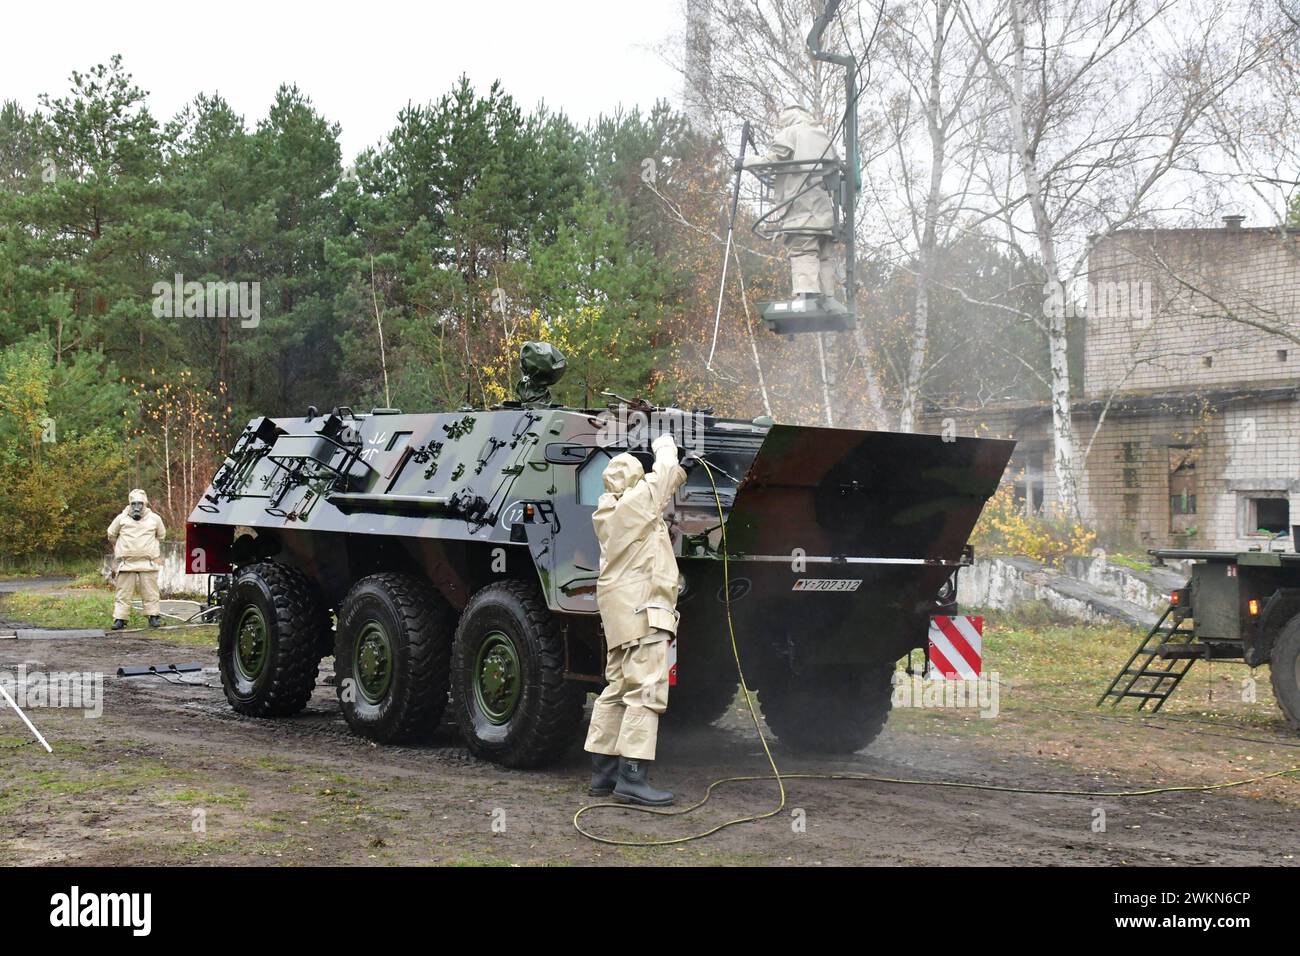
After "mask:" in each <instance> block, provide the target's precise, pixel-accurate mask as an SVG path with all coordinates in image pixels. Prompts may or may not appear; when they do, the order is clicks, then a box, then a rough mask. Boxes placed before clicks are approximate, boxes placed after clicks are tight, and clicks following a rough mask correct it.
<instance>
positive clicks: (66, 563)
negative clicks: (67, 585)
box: [0, 555, 102, 580]
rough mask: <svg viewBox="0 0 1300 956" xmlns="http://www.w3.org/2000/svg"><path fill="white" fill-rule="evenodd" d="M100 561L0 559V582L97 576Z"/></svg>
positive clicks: (38, 558) (26, 558) (90, 558)
mask: <svg viewBox="0 0 1300 956" xmlns="http://www.w3.org/2000/svg"><path fill="white" fill-rule="evenodd" d="M101 560H102V559H101V558H100V557H98V556H95V557H85V558H56V557H50V556H48V555H33V556H28V557H24V558H7V557H0V580H12V579H22V578H43V577H69V578H78V579H79V578H82V577H88V576H90V575H92V574H93V575H95V576H96V577H98V575H99V565H100V561H101Z"/></svg>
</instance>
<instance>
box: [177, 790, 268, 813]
mask: <svg viewBox="0 0 1300 956" xmlns="http://www.w3.org/2000/svg"><path fill="white" fill-rule="evenodd" d="M163 799H164V800H168V801H172V802H175V803H193V804H195V805H198V806H213V807H235V808H236V809H243V807H244V806H245V804H247V803H248V791H247V790H240V791H237V792H235V793H216V792H214V791H211V790H202V789H199V788H197V787H187V788H186V789H184V790H177V791H175V792H173V793H169V794H166V795H165V796H164V797H163Z"/></svg>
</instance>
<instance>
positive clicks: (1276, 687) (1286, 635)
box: [1268, 615, 1300, 730]
mask: <svg viewBox="0 0 1300 956" xmlns="http://www.w3.org/2000/svg"><path fill="white" fill-rule="evenodd" d="M1268 669H1269V679H1270V680H1271V682H1272V684H1273V699H1274V700H1276V701H1277V705H1278V707H1280V708H1282V713H1283V714H1285V715H1286V719H1287V722H1288V723H1290V724H1291V726H1292V727H1294V728H1295V729H1296V730H1300V615H1297V616H1295V617H1293V618H1291V620H1290V621H1288V622H1287V624H1286V627H1284V628H1282V632H1281V633H1280V634H1278V636H1277V639H1276V640H1274V641H1273V652H1272V655H1271V657H1270V658H1269V668H1268Z"/></svg>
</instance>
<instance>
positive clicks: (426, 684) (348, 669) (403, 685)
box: [334, 572, 454, 743]
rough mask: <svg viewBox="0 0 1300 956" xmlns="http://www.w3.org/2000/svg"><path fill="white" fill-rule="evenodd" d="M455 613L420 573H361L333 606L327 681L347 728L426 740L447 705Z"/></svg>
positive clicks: (378, 736)
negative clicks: (340, 602) (331, 665)
mask: <svg viewBox="0 0 1300 956" xmlns="http://www.w3.org/2000/svg"><path fill="white" fill-rule="evenodd" d="M453 622H454V615H453V614H452V611H451V608H450V607H449V606H448V605H447V602H446V601H445V600H443V598H442V596H441V595H439V594H438V593H437V592H436V591H435V590H434V588H433V585H432V584H430V583H429V582H428V581H425V580H423V579H422V578H417V577H414V576H411V575H406V574H398V573H395V572H383V573H381V574H372V575H370V576H369V577H365V578H362V579H361V580H360V581H358V582H357V583H356V584H355V585H354V586H353V588H352V590H351V591H349V592H348V596H347V597H346V598H345V599H344V601H343V606H342V608H340V609H339V615H338V628H337V630H336V632H335V644H334V683H335V693H336V694H337V696H338V700H339V706H340V708H341V709H342V711H343V717H344V719H345V720H347V722H348V726H349V727H351V728H352V730H353V731H355V732H356V733H358V734H360V735H361V736H363V737H367V738H369V739H370V740H374V741H377V742H379V743H397V742H411V741H417V740H425V739H428V738H429V737H430V736H432V735H433V732H434V731H435V730H437V729H438V724H439V723H440V722H441V720H442V715H443V711H444V708H445V707H446V704H447V679H448V670H447V666H448V661H449V659H450V655H451V636H452V626H453Z"/></svg>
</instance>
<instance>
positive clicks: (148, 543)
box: [108, 488, 167, 621]
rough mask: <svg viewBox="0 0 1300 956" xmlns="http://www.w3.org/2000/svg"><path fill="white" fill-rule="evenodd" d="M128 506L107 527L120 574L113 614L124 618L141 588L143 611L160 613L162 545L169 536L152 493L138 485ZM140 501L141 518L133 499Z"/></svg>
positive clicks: (116, 617) (128, 499) (115, 616)
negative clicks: (135, 512)
mask: <svg viewBox="0 0 1300 956" xmlns="http://www.w3.org/2000/svg"><path fill="white" fill-rule="evenodd" d="M127 501H128V504H127V506H126V508H125V509H124V510H123V511H122V513H121V514H119V515H118V516H117V517H116V518H114V519H113V523H112V524H110V525H109V526H108V540H110V541H112V542H113V567H114V570H115V571H116V574H117V597H116V600H114V602H113V617H114V619H115V620H119V621H125V620H126V619H127V618H128V617H129V616H130V614H131V601H132V599H133V598H134V597H135V592H136V591H137V590H139V592H140V600H141V602H142V603H143V604H144V613H145V614H146V615H147V616H150V617H153V616H156V615H157V614H158V613H159V607H158V569H159V568H161V567H162V548H161V547H160V544H161V542H162V540H163V539H164V538H166V537H167V528H166V527H165V526H164V525H163V520H162V518H160V517H158V514H157V512H155V511H153V510H152V509H150V507H149V496H148V495H146V494H145V493H144V492H143V491H141V490H140V489H139V488H137V489H135V490H134V491H132V492H131V494H130V495H129V496H128V498H127ZM136 501H139V502H141V503H142V504H143V505H144V511H143V512H142V514H141V516H140V518H139V519H136V518H133V517H131V505H130V502H136Z"/></svg>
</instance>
